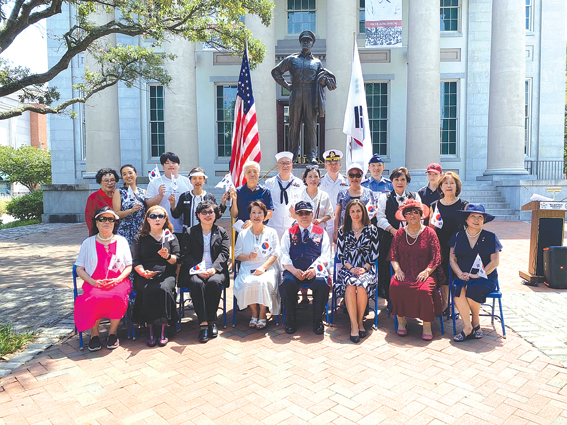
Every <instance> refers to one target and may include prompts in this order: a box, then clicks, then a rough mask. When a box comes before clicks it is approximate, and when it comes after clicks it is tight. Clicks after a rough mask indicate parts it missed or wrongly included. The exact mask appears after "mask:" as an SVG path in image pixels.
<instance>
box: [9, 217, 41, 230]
mask: <svg viewBox="0 0 567 425" xmlns="http://www.w3.org/2000/svg"><path fill="white" fill-rule="evenodd" d="M39 223H41V220H40V219H39V218H37V219H34V220H16V221H11V222H10V223H6V224H0V230H3V229H12V228H14V227H22V226H29V225H30V224H39Z"/></svg>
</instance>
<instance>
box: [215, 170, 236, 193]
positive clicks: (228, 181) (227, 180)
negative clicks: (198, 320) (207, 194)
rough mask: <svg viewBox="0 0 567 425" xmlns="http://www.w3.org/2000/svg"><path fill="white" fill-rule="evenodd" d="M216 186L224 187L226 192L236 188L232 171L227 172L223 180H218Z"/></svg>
mask: <svg viewBox="0 0 567 425" xmlns="http://www.w3.org/2000/svg"><path fill="white" fill-rule="evenodd" d="M215 187H216V188H219V189H224V191H225V192H228V191H229V190H230V189H234V183H232V176H231V175H230V173H227V174H225V176H224V177H223V178H222V180H221V181H220V182H218V183H217V185H216V186H215Z"/></svg>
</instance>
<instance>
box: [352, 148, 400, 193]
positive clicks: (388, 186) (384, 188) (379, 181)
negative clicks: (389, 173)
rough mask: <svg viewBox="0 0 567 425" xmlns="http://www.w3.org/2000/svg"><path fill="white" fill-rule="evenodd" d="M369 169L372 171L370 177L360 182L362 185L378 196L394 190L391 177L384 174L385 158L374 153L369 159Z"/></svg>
mask: <svg viewBox="0 0 567 425" xmlns="http://www.w3.org/2000/svg"><path fill="white" fill-rule="evenodd" d="M368 171H370V177H369V178H367V179H366V180H364V181H363V182H362V183H360V185H361V186H362V187H366V188H368V189H370V190H371V191H372V192H374V193H375V194H376V198H379V197H380V194H381V193H388V192H391V191H392V190H394V186H393V185H392V182H391V181H390V179H387V178H386V177H384V176H382V173H383V172H384V160H383V159H382V157H381V156H380V155H378V154H377V153H375V154H374V155H372V158H370V161H368Z"/></svg>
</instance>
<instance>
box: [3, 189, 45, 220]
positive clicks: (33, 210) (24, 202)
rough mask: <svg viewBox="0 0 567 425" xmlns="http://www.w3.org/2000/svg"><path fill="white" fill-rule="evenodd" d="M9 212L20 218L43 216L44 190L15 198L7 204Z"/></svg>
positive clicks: (27, 218) (28, 218)
mask: <svg viewBox="0 0 567 425" xmlns="http://www.w3.org/2000/svg"><path fill="white" fill-rule="evenodd" d="M6 210H7V212H8V214H10V215H11V216H13V217H15V218H16V219H18V220H31V219H34V218H41V215H42V214H43V192H42V191H41V190H36V191H35V192H32V193H30V194H28V195H24V196H21V197H19V198H13V199H12V200H11V201H10V202H8V205H7V206H6Z"/></svg>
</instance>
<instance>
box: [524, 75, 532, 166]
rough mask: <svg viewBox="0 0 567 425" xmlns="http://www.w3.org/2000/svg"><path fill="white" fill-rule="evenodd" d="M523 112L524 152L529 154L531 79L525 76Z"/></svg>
mask: <svg viewBox="0 0 567 425" xmlns="http://www.w3.org/2000/svg"><path fill="white" fill-rule="evenodd" d="M525 87H526V88H525V105H524V106H525V113H524V127H525V128H524V139H525V142H526V143H525V148H524V154H525V155H528V156H529V154H530V144H531V135H532V79H531V78H526V85H525Z"/></svg>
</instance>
